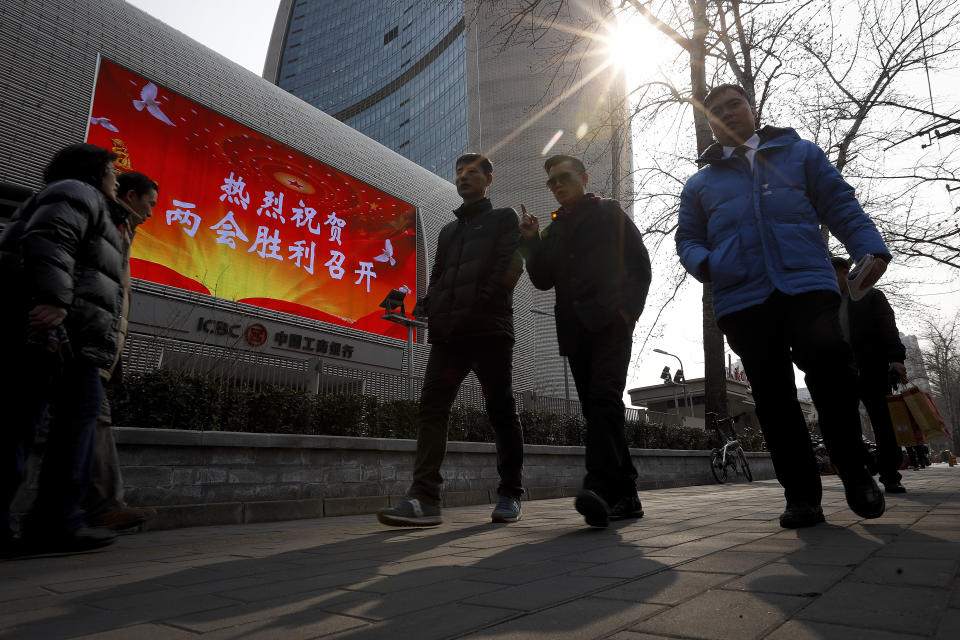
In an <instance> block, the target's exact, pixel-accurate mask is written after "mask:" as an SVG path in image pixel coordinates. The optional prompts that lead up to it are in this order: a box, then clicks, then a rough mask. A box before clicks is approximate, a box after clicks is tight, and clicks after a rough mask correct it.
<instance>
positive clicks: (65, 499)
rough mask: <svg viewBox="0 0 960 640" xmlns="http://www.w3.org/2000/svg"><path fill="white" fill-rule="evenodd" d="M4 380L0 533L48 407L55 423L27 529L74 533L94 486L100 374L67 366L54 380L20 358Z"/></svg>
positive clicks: (89, 367)
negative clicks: (90, 484) (89, 489)
mask: <svg viewBox="0 0 960 640" xmlns="http://www.w3.org/2000/svg"><path fill="white" fill-rule="evenodd" d="M18 355H21V356H23V357H17V358H15V359H14V362H11V363H9V365H10V366H8V367H5V371H4V372H3V375H2V380H0V394H2V397H0V407H3V408H4V412H5V414H6V415H5V416H4V420H3V422H4V424H3V428H2V429H0V439H2V440H0V460H2V462H0V467H2V468H0V528H4V529H6V530H9V528H10V503H11V502H12V501H13V498H14V496H15V495H16V493H17V489H18V488H19V487H20V484H21V483H22V482H23V478H24V471H25V467H26V459H27V456H28V455H29V452H30V448H31V447H32V445H33V441H34V439H35V438H36V433H37V426H38V424H39V422H40V420H41V419H42V418H43V416H44V413H45V412H46V410H47V407H48V406H49V408H50V411H51V415H52V418H51V420H50V425H49V431H48V434H47V444H46V449H45V452H44V455H43V462H42V464H41V467H40V476H39V479H38V486H37V498H36V500H35V501H34V503H33V507H32V508H31V510H30V513H29V514H28V516H27V520H26V521H25V525H24V526H22V527H21V530H23V529H25V528H26V529H37V530H46V531H45V532H49V531H50V530H63V531H74V530H76V529H78V528H80V527H81V526H83V524H84V522H83V514H82V511H81V510H80V502H81V500H82V499H83V496H84V493H85V492H86V489H87V483H88V482H89V480H90V463H91V460H92V456H93V443H94V435H95V433H96V425H97V416H98V415H99V412H100V402H101V400H102V399H103V386H102V383H101V380H100V372H99V370H98V368H97V367H96V366H95V365H93V364H90V363H89V362H87V361H85V360H83V359H81V358H73V359H71V360H69V361H68V362H67V363H66V364H65V365H64V368H63V371H62V373H60V375H59V376H57V377H56V378H55V379H54V380H52V381H51V380H50V379H49V376H48V375H47V372H43V371H37V370H36V369H35V367H34V366H33V365H32V364H31V362H30V358H28V357H26V356H25V354H18Z"/></svg>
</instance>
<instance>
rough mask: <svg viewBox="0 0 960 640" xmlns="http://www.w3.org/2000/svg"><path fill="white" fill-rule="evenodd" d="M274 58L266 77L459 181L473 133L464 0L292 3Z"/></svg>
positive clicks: (283, 15)
mask: <svg viewBox="0 0 960 640" xmlns="http://www.w3.org/2000/svg"><path fill="white" fill-rule="evenodd" d="M268 55H269V56H270V59H268V62H267V67H268V68H267V69H266V70H265V73H264V76H265V77H266V78H267V79H269V80H272V81H273V82H275V83H276V84H277V85H279V86H280V87H281V88H283V89H285V90H287V91H289V92H290V93H293V94H294V95H296V96H298V97H299V98H301V99H303V100H305V101H306V102H309V103H310V104H312V105H314V106H315V107H317V108H319V109H321V110H323V111H325V112H326V113H329V114H330V115H332V116H334V117H335V118H337V119H338V120H341V121H343V122H345V123H346V124H348V125H350V126H351V127H353V128H354V129H356V130H357V131H360V132H362V133H364V134H366V135H367V136H369V137H371V138H373V139H374V140H376V141H378V142H380V143H381V144H383V145H384V146H387V147H389V148H391V149H393V150H395V151H397V152H398V153H400V154H401V155H403V156H404V157H406V158H409V159H410V160H412V161H413V162H416V163H417V164H419V165H420V166H422V167H425V168H427V169H429V170H430V171H433V172H434V173H436V174H438V175H440V176H442V177H444V178H447V179H452V178H453V166H452V165H453V161H454V160H455V159H456V158H457V157H458V156H459V155H460V154H462V153H465V152H466V151H467V137H468V133H467V132H468V126H467V73H466V64H467V56H466V46H465V19H464V7H463V3H462V2H437V1H436V0H400V1H397V0H364V1H363V2H356V1H355V0H294V1H287V0H284V2H282V3H281V7H280V12H279V15H278V18H277V25H276V27H275V31H274V37H273V40H272V42H271V51H270V54H268ZM271 65H272V68H271Z"/></svg>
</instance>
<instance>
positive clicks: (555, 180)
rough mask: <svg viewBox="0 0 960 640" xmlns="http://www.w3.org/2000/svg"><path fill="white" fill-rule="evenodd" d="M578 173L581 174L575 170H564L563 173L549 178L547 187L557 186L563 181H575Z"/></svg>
mask: <svg viewBox="0 0 960 640" xmlns="http://www.w3.org/2000/svg"><path fill="white" fill-rule="evenodd" d="M578 175H580V174H578V173H574V172H573V171H564V172H563V173H558V174H557V175H555V176H553V177H552V178H550V179H548V180H547V187H550V188H552V187H555V186H557V185H558V184H560V183H561V182H573V179H574V177H575V176H578Z"/></svg>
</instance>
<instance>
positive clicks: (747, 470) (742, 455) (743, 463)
mask: <svg viewBox="0 0 960 640" xmlns="http://www.w3.org/2000/svg"><path fill="white" fill-rule="evenodd" d="M737 457H738V458H740V468H741V469H742V470H743V475H744V476H746V478H747V482H753V474H752V473H751V472H750V465H749V464H747V455H746V454H745V453H744V452H743V449H740V450H739V451H737Z"/></svg>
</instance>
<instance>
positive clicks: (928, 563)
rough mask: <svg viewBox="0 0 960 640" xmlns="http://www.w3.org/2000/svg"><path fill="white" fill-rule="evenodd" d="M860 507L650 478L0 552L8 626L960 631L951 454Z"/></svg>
mask: <svg viewBox="0 0 960 640" xmlns="http://www.w3.org/2000/svg"><path fill="white" fill-rule="evenodd" d="M904 484H905V485H906V486H907V488H908V489H909V493H907V494H906V495H902V496H888V497H887V513H886V514H885V515H884V516H883V517H882V518H880V519H878V520H869V521H864V520H860V519H858V518H857V516H855V515H854V514H853V513H852V512H850V511H849V510H848V509H847V508H846V504H845V502H844V499H843V491H842V488H841V486H840V483H839V482H838V481H837V479H836V478H824V512H825V514H826V516H827V524H825V525H820V526H818V527H815V528H813V529H802V530H797V531H786V530H783V529H781V528H780V527H779V526H778V524H777V516H778V515H779V513H780V511H781V510H782V507H783V504H782V492H781V489H780V487H779V485H777V484H776V482H773V481H765V482H754V483H749V484H748V483H742V484H728V485H710V486H697V487H686V488H680V489H664V490H660V491H650V492H645V493H644V494H643V495H642V498H643V503H644V508H645V510H646V512H647V515H646V517H644V518H643V519H642V520H636V521H627V522H620V523H613V524H612V525H611V527H610V528H609V529H606V530H596V529H589V528H587V527H585V525H584V524H583V522H582V519H581V518H580V517H579V516H578V515H577V514H576V513H575V512H574V511H573V508H572V500H571V499H562V500H544V501H537V502H528V503H524V519H523V520H522V521H521V522H519V523H516V524H510V525H494V524H491V523H490V522H489V513H490V507H487V506H484V507H463V508H457V509H448V510H446V511H445V513H444V515H445V518H446V522H445V524H444V525H442V526H440V527H437V528H432V529H390V528H387V527H384V526H381V525H380V524H378V523H377V522H376V520H375V518H374V517H373V516H350V517H340V518H324V519H320V520H300V521H295V522H284V523H269V524H255V525H234V526H221V527H199V528H192V529H180V530H173V531H160V532H147V533H141V534H136V535H128V536H124V537H122V539H121V540H120V541H119V542H118V543H117V544H116V545H114V546H113V547H112V548H110V549H108V550H107V551H104V552H100V553H91V554H85V555H80V556H70V557H59V558H33V559H22V560H13V561H0V637H4V638H31V639H34V638H43V639H48V638H72V637H92V638H103V639H112V638H134V639H135V640H153V639H166V638H171V639H181V638H196V637H202V638H205V639H206V638H284V639H287V638H317V637H333V638H350V639H351V640H352V639H355V638H390V639H406V638H417V639H419V638H455V637H456V638H459V637H467V638H538V639H545V638H551V639H552V638H616V639H617V640H648V639H650V638H707V639H718V640H725V639H728V638H729V639H730V640H749V639H750V638H771V639H775V640H787V639H789V640H802V639H805V638H838V639H839V638H842V639H843V640H856V639H859V638H864V639H866V638H869V639H870V640H886V639H891V638H921V637H923V638H931V637H933V638H940V639H946V638H950V639H951V640H952V639H954V638H958V637H960V578H958V563H960V467H955V468H948V467H946V466H945V465H935V466H933V467H931V468H928V469H925V470H923V471H917V472H914V471H907V472H905V477H904Z"/></svg>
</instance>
